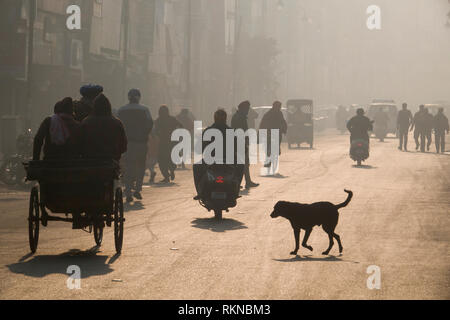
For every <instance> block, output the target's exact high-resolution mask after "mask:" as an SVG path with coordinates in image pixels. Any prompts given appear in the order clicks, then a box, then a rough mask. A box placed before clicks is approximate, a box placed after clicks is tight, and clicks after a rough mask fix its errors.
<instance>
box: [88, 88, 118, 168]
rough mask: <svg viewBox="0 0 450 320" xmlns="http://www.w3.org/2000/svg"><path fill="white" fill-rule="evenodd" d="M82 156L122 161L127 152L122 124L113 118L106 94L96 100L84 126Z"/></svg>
mask: <svg viewBox="0 0 450 320" xmlns="http://www.w3.org/2000/svg"><path fill="white" fill-rule="evenodd" d="M81 127H82V155H83V156H84V157H85V158H88V159H98V158H102V159H105V158H106V159H114V160H116V161H120V158H121V156H122V154H124V153H125V152H126V151H127V137H126V134H125V130H124V127H123V125H122V122H121V121H120V120H119V119H117V118H116V117H114V116H113V114H112V108H111V103H110V101H109V100H108V98H107V97H106V96H105V95H104V94H100V95H99V96H97V98H95V100H94V106H93V111H92V114H91V115H90V116H88V117H87V118H86V119H84V120H83V122H82V124H81Z"/></svg>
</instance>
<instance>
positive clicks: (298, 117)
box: [293, 108, 311, 126]
mask: <svg viewBox="0 0 450 320" xmlns="http://www.w3.org/2000/svg"><path fill="white" fill-rule="evenodd" d="M293 119H294V121H295V123H296V124H299V125H301V126H304V125H305V123H308V122H311V116H310V115H309V114H307V113H306V112H304V111H303V109H302V108H297V110H295V112H294V114H293Z"/></svg>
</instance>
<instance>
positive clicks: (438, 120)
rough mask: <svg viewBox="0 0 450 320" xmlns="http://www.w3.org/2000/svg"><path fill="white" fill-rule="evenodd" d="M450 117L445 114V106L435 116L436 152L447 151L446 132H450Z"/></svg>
mask: <svg viewBox="0 0 450 320" xmlns="http://www.w3.org/2000/svg"><path fill="white" fill-rule="evenodd" d="M449 130H450V128H449V124H448V118H447V117H446V116H445V114H444V108H439V111H438V113H437V114H436V115H435V116H434V140H435V143H436V153H439V152H441V153H444V152H445V133H447V134H448V133H449Z"/></svg>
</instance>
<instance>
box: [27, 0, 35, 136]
mask: <svg viewBox="0 0 450 320" xmlns="http://www.w3.org/2000/svg"><path fill="white" fill-rule="evenodd" d="M28 4H29V21H28V45H27V99H26V101H27V115H26V118H25V125H26V127H27V128H29V127H31V114H32V104H33V101H32V100H33V97H32V90H33V55H34V50H33V49H34V22H35V20H36V10H37V6H36V0H29V1H28Z"/></svg>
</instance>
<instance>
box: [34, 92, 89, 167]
mask: <svg viewBox="0 0 450 320" xmlns="http://www.w3.org/2000/svg"><path fill="white" fill-rule="evenodd" d="M54 111H55V114H54V115H53V116H51V117H47V118H45V120H44V121H43V122H42V124H41V126H40V127H39V130H38V132H37V133H36V136H35V137H34V143H33V160H40V157H41V150H42V145H44V150H43V151H44V160H49V159H73V158H77V157H78V156H79V155H80V142H81V125H80V123H79V122H78V121H76V120H75V119H74V117H73V101H72V98H65V99H63V100H62V101H59V102H58V103H56V105H55V110H54Z"/></svg>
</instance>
